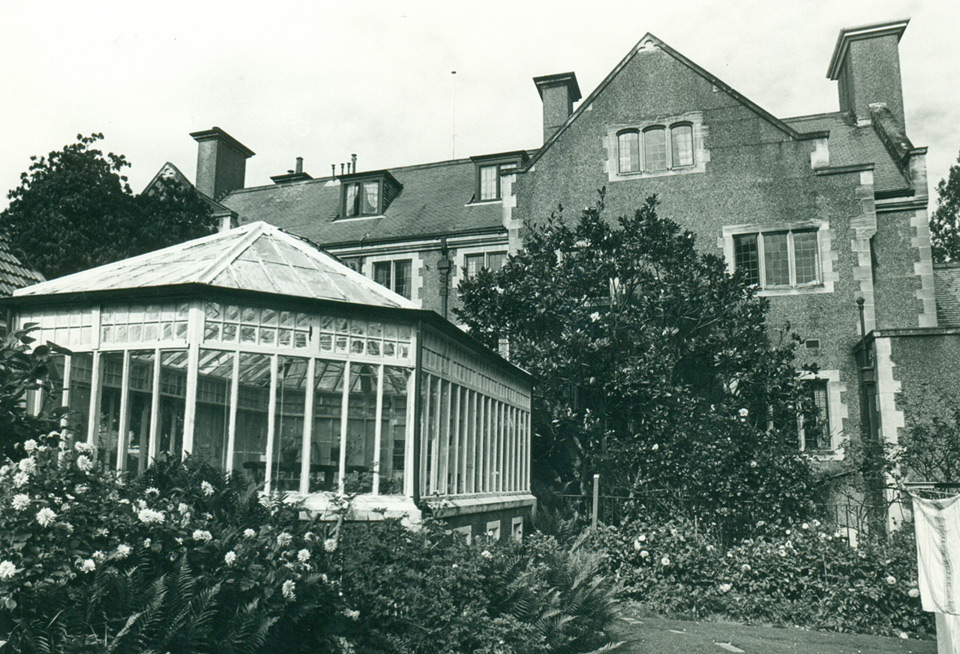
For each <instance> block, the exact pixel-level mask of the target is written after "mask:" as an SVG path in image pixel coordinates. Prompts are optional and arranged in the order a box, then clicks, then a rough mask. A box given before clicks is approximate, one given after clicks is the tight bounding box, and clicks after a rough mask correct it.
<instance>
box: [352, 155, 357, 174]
mask: <svg viewBox="0 0 960 654" xmlns="http://www.w3.org/2000/svg"><path fill="white" fill-rule="evenodd" d="M350 164H351V166H353V172H357V155H356V154H351V155H350Z"/></svg>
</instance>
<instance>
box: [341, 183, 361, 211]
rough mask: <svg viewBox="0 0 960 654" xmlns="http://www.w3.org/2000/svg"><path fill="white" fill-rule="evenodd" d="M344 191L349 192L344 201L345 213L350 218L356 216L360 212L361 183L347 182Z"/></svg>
mask: <svg viewBox="0 0 960 654" xmlns="http://www.w3.org/2000/svg"><path fill="white" fill-rule="evenodd" d="M344 192H345V193H346V194H347V195H346V198H345V200H344V203H343V204H344V206H343V209H344V213H345V215H346V216H347V217H348V218H349V217H350V216H356V215H357V214H358V213H359V212H360V202H359V200H360V185H359V184H347V187H346V189H345V191H344Z"/></svg>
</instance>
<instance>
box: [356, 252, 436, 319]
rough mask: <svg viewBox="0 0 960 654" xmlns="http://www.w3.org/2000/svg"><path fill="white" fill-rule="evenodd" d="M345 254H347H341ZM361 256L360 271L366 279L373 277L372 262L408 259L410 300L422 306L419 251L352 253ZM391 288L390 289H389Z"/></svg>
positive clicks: (420, 257) (421, 268) (421, 262)
mask: <svg viewBox="0 0 960 654" xmlns="http://www.w3.org/2000/svg"><path fill="white" fill-rule="evenodd" d="M343 256H345V257H346V256H347V255H343ZM354 256H362V257H363V263H362V264H361V265H360V271H359V272H361V273H362V274H363V276H364V277H367V278H368V279H374V276H373V264H375V263H382V262H384V261H410V262H411V264H410V301H411V302H413V303H415V304H416V305H417V306H423V300H422V298H421V294H422V290H423V274H422V271H423V258H422V255H421V253H419V252H416V251H409V252H402V253H401V252H393V253H391V254H362V255H354ZM395 272H396V271H395V269H391V275H393V274H394V273H395ZM391 290H392V289H391Z"/></svg>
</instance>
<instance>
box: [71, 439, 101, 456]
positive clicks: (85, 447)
mask: <svg viewBox="0 0 960 654" xmlns="http://www.w3.org/2000/svg"><path fill="white" fill-rule="evenodd" d="M73 449H75V450H76V451H77V452H80V454H93V453H94V452H95V451H96V449H97V448H95V447H94V446H93V445H92V444H91V443H80V442H77V443H74V445H73Z"/></svg>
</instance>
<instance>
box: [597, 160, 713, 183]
mask: <svg viewBox="0 0 960 654" xmlns="http://www.w3.org/2000/svg"><path fill="white" fill-rule="evenodd" d="M704 171H705V166H704V165H703V164H702V163H700V164H694V165H693V166H683V167H679V168H668V169H666V170H657V171H652V172H644V171H642V172H636V173H621V172H615V173H612V174H611V175H610V181H611V182H625V181H629V180H633V179H650V178H653V177H674V176H676V175H690V174H692V173H702V172H704Z"/></svg>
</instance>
